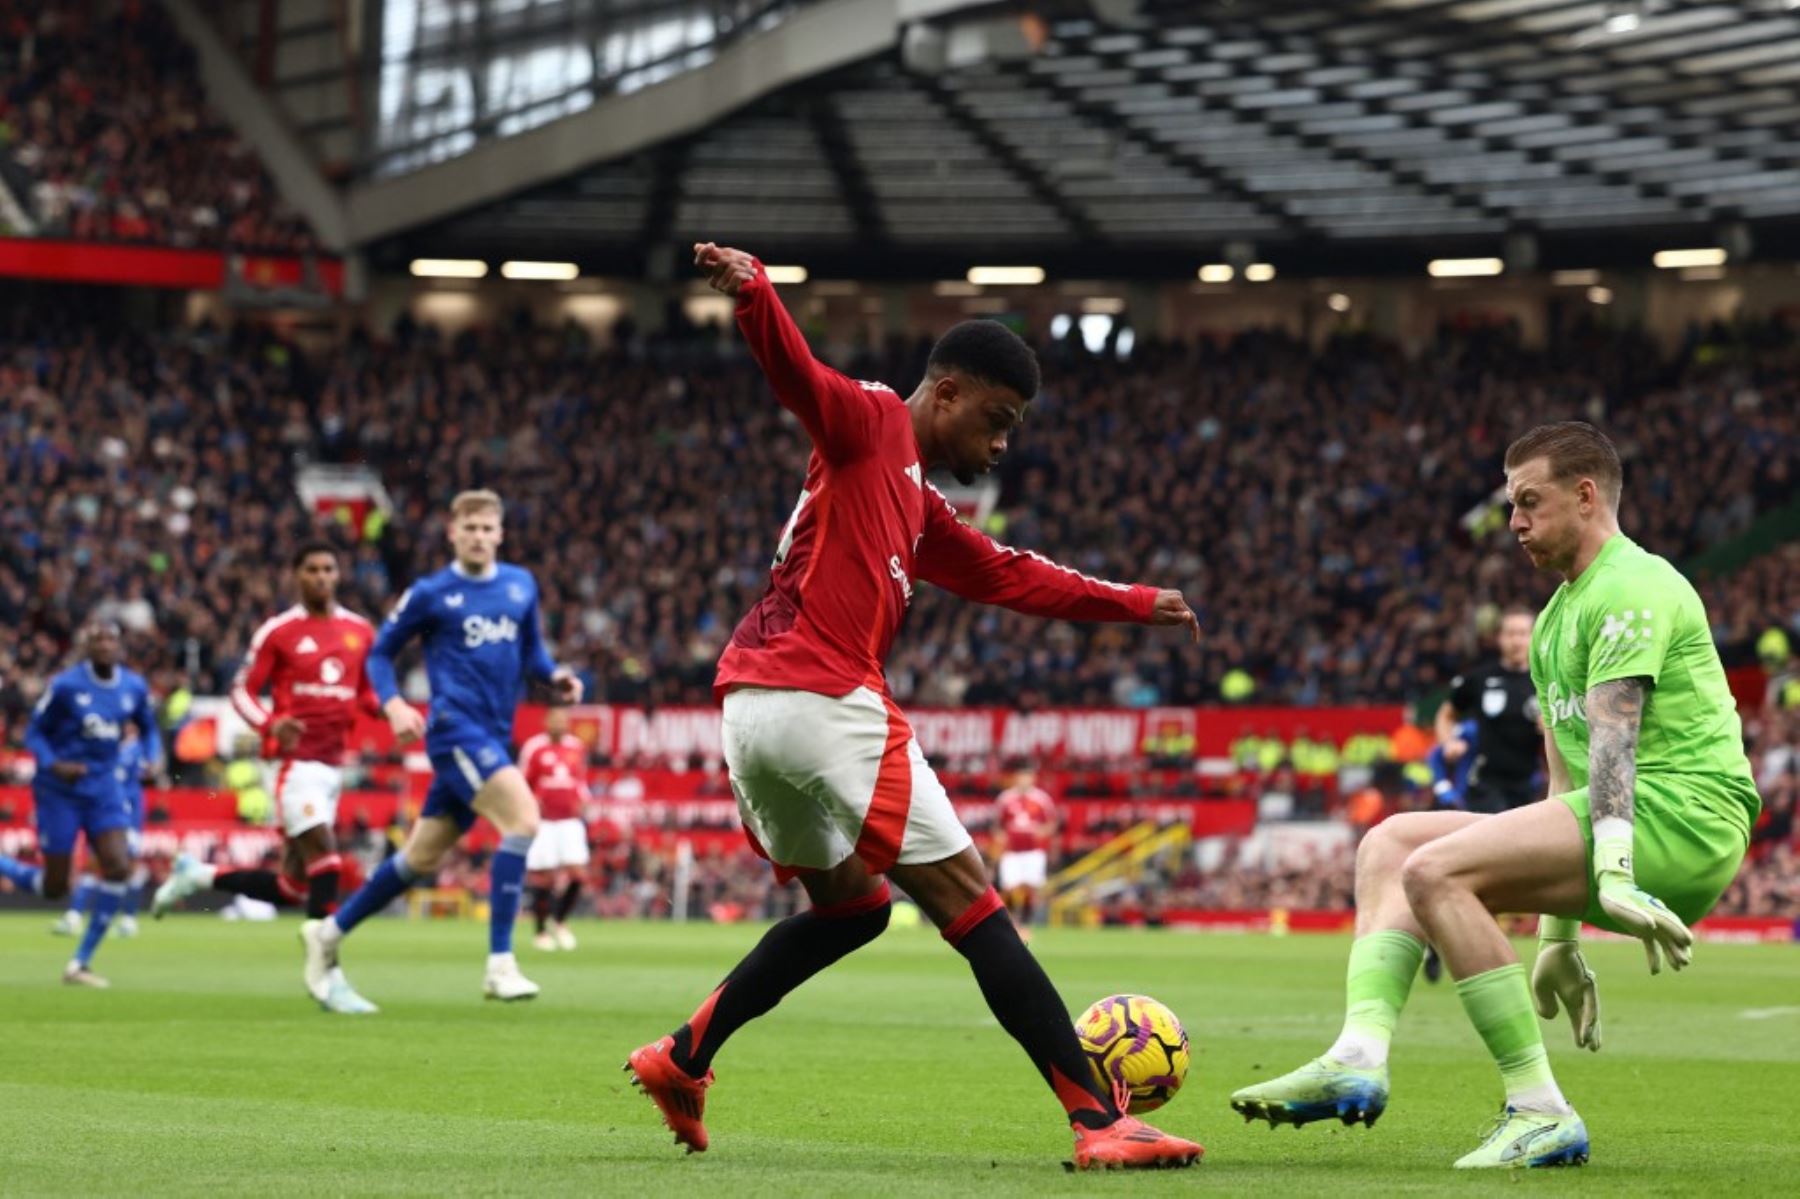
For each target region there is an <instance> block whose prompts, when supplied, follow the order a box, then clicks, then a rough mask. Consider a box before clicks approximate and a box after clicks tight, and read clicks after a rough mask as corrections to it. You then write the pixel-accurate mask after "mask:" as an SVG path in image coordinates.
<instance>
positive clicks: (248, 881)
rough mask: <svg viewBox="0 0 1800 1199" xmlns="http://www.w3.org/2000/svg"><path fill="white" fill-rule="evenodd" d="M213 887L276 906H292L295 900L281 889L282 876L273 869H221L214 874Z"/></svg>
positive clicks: (216, 889)
mask: <svg viewBox="0 0 1800 1199" xmlns="http://www.w3.org/2000/svg"><path fill="white" fill-rule="evenodd" d="M213 889H214V890H215V891H227V892H230V893H231V894H233V895H244V896H248V897H249V898H251V899H260V900H262V901H263V902H264V903H272V904H274V905H275V906H276V907H282V908H285V907H291V906H293V902H294V901H293V900H292V899H290V898H289V897H288V894H287V892H285V891H283V890H282V889H281V876H280V875H278V874H276V873H275V872H274V871H273V870H221V871H219V873H218V874H216V875H214V876H213Z"/></svg>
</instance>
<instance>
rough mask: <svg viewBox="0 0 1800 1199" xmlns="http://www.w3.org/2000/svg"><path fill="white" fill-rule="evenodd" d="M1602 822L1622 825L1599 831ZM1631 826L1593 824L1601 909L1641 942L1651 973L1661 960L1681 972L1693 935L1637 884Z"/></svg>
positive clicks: (1656, 971)
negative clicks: (1633, 861)
mask: <svg viewBox="0 0 1800 1199" xmlns="http://www.w3.org/2000/svg"><path fill="white" fill-rule="evenodd" d="M1601 823H1616V824H1622V825H1624V826H1625V827H1624V829H1623V831H1622V832H1621V831H1620V830H1618V829H1605V830H1603V829H1601V828H1600V827H1598V825H1599V824H1601ZM1631 840H1632V839H1631V824H1630V822H1629V821H1626V820H1623V819H1618V818H1615V819H1614V820H1613V821H1607V822H1599V821H1597V822H1596V827H1595V829H1594V888H1595V890H1596V891H1598V892H1599V899H1600V907H1601V909H1602V910H1604V911H1605V912H1606V914H1607V915H1608V916H1611V917H1612V918H1613V919H1614V920H1616V921H1618V924H1619V927H1620V928H1622V929H1624V930H1625V931H1626V932H1628V933H1630V934H1631V935H1632V936H1634V937H1636V938H1637V939H1638V940H1640V941H1642V942H1643V943H1644V953H1645V956H1647V957H1648V958H1649V959H1650V973H1652V974H1661V973H1662V958H1663V956H1664V955H1665V954H1666V955H1667V956H1668V959H1669V965H1671V966H1673V967H1674V968H1675V969H1677V970H1680V969H1681V968H1682V967H1683V966H1686V965H1687V964H1688V963H1689V962H1690V961H1692V960H1693V946H1694V934H1693V933H1691V932H1689V931H1688V927H1687V925H1685V924H1683V923H1682V922H1681V918H1680V917H1679V916H1677V915H1676V914H1675V913H1674V912H1671V911H1670V910H1669V909H1668V907H1667V906H1666V905H1665V904H1664V903H1663V901H1662V900H1660V899H1658V898H1657V897H1656V896H1654V895H1652V894H1650V893H1649V892H1648V891H1646V890H1644V889H1643V888H1642V887H1640V886H1638V885H1637V880H1636V879H1635V878H1634V877H1633V876H1632V872H1631Z"/></svg>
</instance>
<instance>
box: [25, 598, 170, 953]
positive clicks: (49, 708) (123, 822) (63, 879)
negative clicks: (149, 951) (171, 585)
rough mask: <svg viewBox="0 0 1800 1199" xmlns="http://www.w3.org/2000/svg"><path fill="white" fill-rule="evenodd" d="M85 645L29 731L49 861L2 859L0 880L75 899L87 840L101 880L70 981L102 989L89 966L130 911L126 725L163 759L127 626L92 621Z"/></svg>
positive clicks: (41, 836)
mask: <svg viewBox="0 0 1800 1199" xmlns="http://www.w3.org/2000/svg"><path fill="white" fill-rule="evenodd" d="M82 643H83V645H84V647H85V649H86V651H87V660H86V661H85V662H82V663H80V664H79V665H76V666H71V667H70V668H69V669H67V670H65V671H63V672H62V673H61V674H59V675H57V676H56V677H55V678H54V679H52V680H50V685H49V686H48V687H47V688H45V690H44V695H43V698H42V699H40V700H39V701H38V704H37V707H36V708H34V709H33V710H32V713H31V721H30V723H29V724H28V725H27V726H26V730H25V745H26V748H27V749H29V750H30V751H31V755H32V757H33V758H35V759H36V760H37V773H36V774H34V775H33V776H32V780H31V795H32V801H33V803H34V804H35V805H36V808H37V834H38V851H39V852H40V853H41V854H42V855H43V859H44V864H43V866H41V867H38V866H27V865H25V864H24V863H23V862H20V861H18V860H16V859H14V858H10V857H5V856H3V855H0V876H4V877H5V878H6V879H7V880H8V881H10V882H11V883H12V884H13V885H14V886H16V887H18V888H19V889H20V890H23V891H30V892H34V893H36V894H38V895H41V896H43V897H44V898H45V899H61V898H62V897H63V896H65V895H67V894H68V893H69V873H70V869H71V866H72V864H73V861H74V853H75V841H76V837H77V835H78V834H80V835H85V836H86V837H87V843H88V852H89V853H91V854H92V855H93V856H94V858H95V859H96V862H97V865H98V869H99V872H100V881H99V882H98V883H96V884H95V895H94V905H93V909H92V911H91V913H90V914H89V917H88V921H87V928H86V929H84V930H83V932H82V934H81V943H80V944H79V945H78V946H76V949H75V956H74V958H73V959H72V960H71V961H70V962H69V964H68V966H67V968H65V969H64V970H63V981H64V982H65V983H71V984H76V985H81V986H89V987H104V986H106V985H107V982H106V980H105V979H104V978H101V977H100V976H99V975H98V974H95V973H94V972H93V970H92V968H91V967H92V964H93V960H94V953H95V951H96V950H98V949H99V947H100V942H101V940H102V939H103V938H104V937H105V936H106V931H107V929H109V928H110V927H112V922H113V919H114V917H116V916H117V915H118V913H119V909H120V908H121V907H122V906H123V905H124V902H125V892H126V889H127V887H128V886H129V883H130V879H131V865H132V853H131V829H132V827H133V826H132V819H133V817H132V810H131V803H130V800H129V799H127V797H126V795H125V792H124V791H123V790H122V789H121V788H120V786H119V777H118V771H119V764H120V749H121V746H122V744H123V742H124V740H125V727H126V726H127V725H134V726H136V728H137V730H138V735H139V737H141V738H142V739H143V743H144V753H145V755H146V756H147V757H148V758H149V759H150V760H151V761H160V760H161V759H162V738H161V736H160V734H159V733H158V732H157V728H156V713H155V710H154V708H153V706H152V704H151V702H150V688H149V686H148V685H147V684H146V683H145V682H144V679H143V676H141V675H139V674H137V673H136V672H134V671H130V670H127V669H125V667H124V666H122V665H120V663H119V656H120V652H121V651H120V644H119V626H117V625H116V624H113V623H112V622H110V621H92V622H90V623H89V624H88V625H87V627H86V628H85V629H84V630H83V631H82Z"/></svg>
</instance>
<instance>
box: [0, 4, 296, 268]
mask: <svg viewBox="0 0 1800 1199" xmlns="http://www.w3.org/2000/svg"><path fill="white" fill-rule="evenodd" d="M115 13H116V15H115ZM0 187H4V188H7V189H8V190H10V191H11V192H12V193H13V198H14V199H15V200H17V201H18V203H19V205H20V206H21V207H22V208H23V209H24V210H25V212H26V214H27V217H28V220H29V221H30V224H31V228H29V229H24V230H9V229H4V228H0V232H7V233H18V232H32V233H36V234H37V235H39V236H44V237H63V238H72V239H77V240H82V241H115V242H149V243H156V244H159V245H169V246H179V247H193V248H203V249H230V250H256V251H262V252H279V253H287V254H300V253H307V252H310V251H312V250H314V249H316V248H317V243H316V241H315V239H314V237H313V234H312V231H311V230H310V229H309V228H308V227H307V226H306V224H305V222H304V221H302V220H301V219H300V218H299V217H298V216H296V215H295V214H294V213H292V212H291V211H289V210H288V209H287V208H286V206H285V205H284V204H283V202H282V200H281V199H280V197H279V196H278V195H277V193H276V190H275V188H274V186H273V184H272V183H271V182H270V180H269V177H268V175H267V173H266V172H265V171H264V169H263V166H262V163H261V161H260V159H258V157H257V156H256V154H255V153H254V152H253V151H252V149H251V148H250V146H248V145H247V144H246V143H245V142H244V141H243V140H242V139H240V138H239V137H238V136H237V135H236V134H235V133H233V132H232V131H231V129H230V128H229V127H228V126H227V125H226V124H225V122H224V120H223V119H222V118H221V117H220V115H219V114H218V112H217V111H215V110H214V109H213V108H212V107H211V105H209V104H208V102H207V100H206V97H205V95H204V93H203V92H202V90H201V87H200V82H199V77H198V72H197V70H196V66H195V61H194V56H193V52H192V51H191V50H190V49H189V48H188V47H187V46H186V45H185V44H184V43H183V42H182V41H181V40H180V38H179V36H178V35H177V34H176V32H175V28H174V26H173V25H172V24H171V23H170V21H169V18H168V17H167V15H166V14H165V13H164V12H163V11H162V9H161V8H160V7H159V6H157V5H155V4H127V5H123V6H113V5H109V4H105V3H102V2H101V0H63V2H59V3H56V4H48V5H47V4H41V3H38V2H36V0H0ZM0 224H4V222H0Z"/></svg>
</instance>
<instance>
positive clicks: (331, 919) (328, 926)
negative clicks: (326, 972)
mask: <svg viewBox="0 0 1800 1199" xmlns="http://www.w3.org/2000/svg"><path fill="white" fill-rule="evenodd" d="M343 939H344V930H343V929H341V928H339V927H338V922H337V917H336V916H327V917H325V919H323V920H321V921H320V922H319V941H320V942H321V943H322V944H323V945H324V946H325V948H327V949H330V948H332V947H333V946H335V945H337V944H338V943H339V942H340V941H342V940H343Z"/></svg>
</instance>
